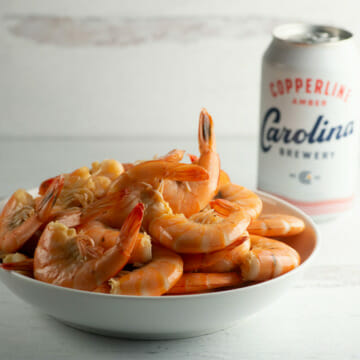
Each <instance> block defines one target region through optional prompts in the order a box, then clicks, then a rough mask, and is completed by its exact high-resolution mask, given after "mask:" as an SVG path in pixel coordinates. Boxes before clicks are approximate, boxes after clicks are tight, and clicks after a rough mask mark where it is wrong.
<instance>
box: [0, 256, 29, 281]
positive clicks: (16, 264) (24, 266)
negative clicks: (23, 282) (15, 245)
mask: <svg viewBox="0 0 360 360" xmlns="http://www.w3.org/2000/svg"><path fill="white" fill-rule="evenodd" d="M2 262H3V263H2V264H0V267H1V268H2V269H5V270H12V271H18V272H19V273H20V274H23V275H26V276H33V270H34V260H33V259H30V258H28V257H27V256H25V255H24V254H21V253H12V254H7V255H6V256H5V257H4V258H3V260H2Z"/></svg>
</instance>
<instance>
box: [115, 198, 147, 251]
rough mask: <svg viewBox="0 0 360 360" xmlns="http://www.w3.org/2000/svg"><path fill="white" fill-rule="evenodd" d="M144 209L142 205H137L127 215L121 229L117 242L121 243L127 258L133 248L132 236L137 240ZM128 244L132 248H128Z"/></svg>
mask: <svg viewBox="0 0 360 360" xmlns="http://www.w3.org/2000/svg"><path fill="white" fill-rule="evenodd" d="M144 209H145V206H144V204H143V203H141V202H140V203H138V204H137V205H136V206H135V207H134V208H133V210H132V211H131V213H130V214H129V215H128V217H127V218H126V220H125V222H124V224H123V226H122V227H121V230H120V234H119V241H121V242H122V247H123V249H125V254H126V255H128V256H130V255H131V253H132V251H133V248H134V246H135V243H136V241H133V238H134V236H135V238H137V234H138V233H139V230H140V226H141V223H142V218H143V216H144ZM130 243H133V245H134V246H130V245H129V244H130Z"/></svg>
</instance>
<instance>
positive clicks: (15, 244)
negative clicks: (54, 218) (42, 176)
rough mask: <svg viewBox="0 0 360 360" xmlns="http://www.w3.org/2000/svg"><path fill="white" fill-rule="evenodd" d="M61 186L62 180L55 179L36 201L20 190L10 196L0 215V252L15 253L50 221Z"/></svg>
mask: <svg viewBox="0 0 360 360" xmlns="http://www.w3.org/2000/svg"><path fill="white" fill-rule="evenodd" d="M63 184H64V178H63V177H62V176H59V177H57V178H56V179H55V180H54V181H53V182H52V184H51V186H49V187H48V189H47V191H46V193H45V194H44V196H42V197H39V198H37V199H33V197H32V196H31V195H30V194H28V193H27V192H26V191H25V190H22V189H20V190H17V191H16V192H15V193H14V194H13V195H12V196H11V198H10V199H9V201H8V202H7V203H6V205H5V207H4V209H3V211H2V213H1V215H0V250H2V251H4V252H8V253H13V252H15V251H17V250H18V249H20V248H21V247H22V246H23V245H24V244H25V242H26V241H28V240H29V239H30V238H31V237H32V236H33V235H34V234H35V233H36V231H37V230H38V229H39V228H40V227H41V226H42V225H43V224H45V223H46V222H47V221H48V220H49V219H50V217H51V211H52V208H53V206H54V203H55V202H56V199H57V198H58V196H59V194H60V193H61V190H62V187H63Z"/></svg>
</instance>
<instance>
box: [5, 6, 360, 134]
mask: <svg viewBox="0 0 360 360" xmlns="http://www.w3.org/2000/svg"><path fill="white" fill-rule="evenodd" d="M346 4H347V5H346V6H345V5H344V4H342V3H339V2H337V3H332V4H330V3H329V2H328V1H324V0H321V1H317V2H314V1H310V0H305V1H302V2H297V3H296V2H290V1H281V0H273V1H271V2H267V1H252V2H243V1H199V2H193V1H189V0H186V1H175V2H171V3H169V2H167V1H164V0H158V1H154V2H151V3H150V2H146V1H144V0H138V1H129V0H128V1H123V2H121V3H119V2H118V1H112V0H111V1H101V2H99V1H84V0H81V1H77V2H73V1H64V2H63V1H62V2H48V1H45V0H38V1H32V2H31V4H30V3H29V2H26V1H18V0H17V1H2V2H1V6H0V45H1V46H0V64H1V66H0V79H1V86H0V134H2V135H26V136H32V135H43V136H46V135H55V134H56V135H79V136H83V135H85V136H87V135H94V134H100V135H113V134H116V135H119V136H123V135H126V136H127V135H134V134H136V135H139V134H140V135H144V134H146V135H162V136H167V135H169V134H174V133H175V134H178V135H191V134H192V132H193V128H194V127H195V125H194V124H196V121H197V116H198V113H199V110H200V108H201V107H202V106H206V107H207V108H208V109H209V111H210V112H211V113H212V114H213V115H214V117H215V119H217V132H218V133H219V134H223V135H234V134H239V135H254V134H256V133H257V127H258V103H259V81H260V63H261V56H262V53H263V52H264V50H265V48H266V46H267V44H268V42H269V40H270V30H271V28H272V27H273V26H275V25H276V24H279V23H283V22H288V21H316V22H326V23H332V24H337V25H342V26H345V27H348V28H350V29H351V30H353V31H355V32H358V31H359V30H360V25H359V23H358V21H357V19H356V17H354V16H353V14H354V13H356V12H357V11H358V10H359V9H360V3H359V2H358V1H356V0H349V1H348V2H346ZM349 9H351V11H349ZM335 15H336V16H335ZM150 119H151V120H150Z"/></svg>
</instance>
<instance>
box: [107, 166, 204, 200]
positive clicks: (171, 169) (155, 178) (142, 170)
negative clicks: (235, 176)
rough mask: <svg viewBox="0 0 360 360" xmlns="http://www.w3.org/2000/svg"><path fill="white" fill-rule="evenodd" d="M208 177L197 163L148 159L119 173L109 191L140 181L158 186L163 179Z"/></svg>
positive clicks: (199, 179)
mask: <svg viewBox="0 0 360 360" xmlns="http://www.w3.org/2000/svg"><path fill="white" fill-rule="evenodd" d="M208 178H209V174H208V173H207V171H206V170H205V169H204V168H202V167H201V166H198V165H190V164H180V163H176V162H171V161H166V160H150V161H144V162H142V163H140V164H138V165H135V166H133V167H131V168H130V169H128V170H127V171H126V172H125V173H123V174H122V175H120V176H119V177H118V178H117V179H116V180H115V181H114V182H113V183H112V184H111V186H110V188H109V193H114V192H117V191H120V190H124V189H126V188H128V187H130V186H132V185H134V184H136V183H141V182H145V183H148V184H153V185H156V186H155V187H158V186H159V184H160V182H161V181H162V180H163V179H171V180H176V181H184V180H186V181H202V180H206V179H208Z"/></svg>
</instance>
